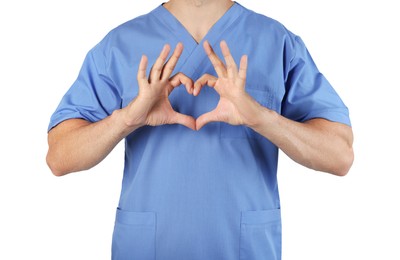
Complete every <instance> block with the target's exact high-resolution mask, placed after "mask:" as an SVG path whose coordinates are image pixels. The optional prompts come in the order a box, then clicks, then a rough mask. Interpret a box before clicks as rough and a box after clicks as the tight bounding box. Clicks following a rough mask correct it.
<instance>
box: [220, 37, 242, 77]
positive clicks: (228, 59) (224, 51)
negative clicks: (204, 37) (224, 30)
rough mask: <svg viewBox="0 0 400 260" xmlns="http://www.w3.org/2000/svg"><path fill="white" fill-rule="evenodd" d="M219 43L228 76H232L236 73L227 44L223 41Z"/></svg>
mask: <svg viewBox="0 0 400 260" xmlns="http://www.w3.org/2000/svg"><path fill="white" fill-rule="evenodd" d="M220 45H221V50H222V55H224V59H225V63H226V69H227V73H228V77H229V78H234V77H235V76H236V75H237V73H238V71H237V66H236V63H235V60H234V59H233V57H232V55H231V52H230V50H229V47H228V44H226V42H225V41H221V44H220Z"/></svg>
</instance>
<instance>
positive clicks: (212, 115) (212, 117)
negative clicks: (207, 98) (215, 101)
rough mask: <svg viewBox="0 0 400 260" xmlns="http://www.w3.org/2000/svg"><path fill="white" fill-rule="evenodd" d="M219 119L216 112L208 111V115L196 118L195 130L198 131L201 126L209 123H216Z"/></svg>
mask: <svg viewBox="0 0 400 260" xmlns="http://www.w3.org/2000/svg"><path fill="white" fill-rule="evenodd" d="M218 121H220V120H219V117H218V113H217V111H216V110H213V111H210V112H208V113H205V114H202V115H201V116H200V117H198V118H197V120H196V130H197V131H198V130H200V129H201V128H202V127H203V126H205V125H206V124H208V123H210V122H218Z"/></svg>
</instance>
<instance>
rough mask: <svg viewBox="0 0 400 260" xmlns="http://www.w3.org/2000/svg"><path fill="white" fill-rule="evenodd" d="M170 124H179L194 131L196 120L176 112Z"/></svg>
mask: <svg viewBox="0 0 400 260" xmlns="http://www.w3.org/2000/svg"><path fill="white" fill-rule="evenodd" d="M170 124H180V125H184V126H186V127H187V128H190V129H192V130H196V120H195V119H194V118H193V117H191V116H188V115H184V114H181V113H178V112H175V113H174V115H173V117H172V120H171V122H170Z"/></svg>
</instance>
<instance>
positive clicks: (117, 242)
mask: <svg viewBox="0 0 400 260" xmlns="http://www.w3.org/2000/svg"><path fill="white" fill-rule="evenodd" d="M171 46H172V47H171ZM172 48H173V50H171V49H172ZM160 49H161V52H160ZM170 53H172V54H170ZM149 63H150V64H153V65H152V67H151V68H150V66H148V64H149ZM135 71H136V72H137V77H136V78H135V77H134V75H133V73H134V72H135ZM122 139H125V149H126V152H125V168H124V179H123V184H122V191H121V198H120V202H119V207H118V209H117V215H116V222H115V228H114V234H113V247H112V253H113V259H141V260H143V259H269V260H272V259H281V222H280V202H279V194H278V187H277V175H276V174H277V161H278V149H281V150H282V151H283V152H285V153H286V154H287V155H288V156H289V157H290V158H292V159H293V160H295V161H296V162H298V163H300V164H301V165H304V166H306V167H309V168H311V169H314V170H318V171H323V172H328V173H332V174H335V175H339V176H343V175H345V174H346V173H347V172H348V171H349V169H350V167H351V164H352V161H353V151H352V130H351V127H350V120H349V116H348V110H347V108H346V106H345V105H344V104H343V102H342V101H341V99H340V98H339V96H338V95H337V94H336V92H335V91H334V89H333V88H332V87H331V86H330V84H329V83H328V81H327V80H326V79H325V77H324V76H323V75H322V74H321V73H320V72H319V71H318V69H317V67H316V66H315V64H314V62H313V61H312V58H311V56H310V55H309V53H308V51H307V49H306V47H305V45H304V43H303V42H302V41H301V39H300V38H299V37H298V36H296V35H294V34H293V33H291V32H290V31H289V30H287V29H286V28H285V27H284V26H282V25H281V24H280V23H278V22H276V21H274V20H272V19H270V18H267V17H265V16H262V15H259V14H256V13H254V12H252V11H249V10H247V9H246V8H244V7H243V6H241V5H240V4H238V3H235V2H232V1H230V0H208V1H207V0H204V1H187V0H171V1H168V2H167V3H165V4H163V5H161V6H159V7H157V8H156V9H155V10H153V11H152V12H150V13H149V14H147V15H143V16H140V17H138V18H136V19H133V20H131V21H129V22H127V23H125V24H123V25H121V26H119V27H117V28H116V29H114V30H112V31H111V32H110V33H109V34H108V35H107V36H106V37H105V38H104V39H103V40H102V41H101V42H100V43H99V44H98V45H96V46H95V47H94V48H93V49H92V50H91V51H90V52H89V53H88V55H87V57H86V59H85V62H84V64H83V66H82V70H81V72H80V74H79V77H78V79H77V80H76V82H75V83H74V84H73V86H72V87H71V88H70V90H69V91H68V92H67V93H66V95H65V96H64V98H63V99H62V101H61V103H60V105H59V107H58V108H57V110H56V112H55V113H54V114H53V116H52V119H51V122H50V125H49V152H48V156H47V162H48V164H49V167H50V168H51V170H52V171H53V173H54V174H55V175H57V176H61V175H65V174H67V173H71V172H77V171H81V170H86V169H89V168H91V167H93V166H95V165H96V164H98V163H99V162H100V161H102V160H103V159H104V158H105V157H106V156H107V155H108V154H109V153H110V152H111V150H112V149H113V148H114V147H115V146H116V145H117V144H118V142H119V141H121V140H122Z"/></svg>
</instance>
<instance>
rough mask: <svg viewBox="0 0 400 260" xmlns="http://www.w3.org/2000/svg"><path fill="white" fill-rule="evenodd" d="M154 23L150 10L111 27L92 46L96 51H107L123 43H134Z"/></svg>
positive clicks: (147, 31)
mask: <svg viewBox="0 0 400 260" xmlns="http://www.w3.org/2000/svg"><path fill="white" fill-rule="evenodd" d="M154 23H156V21H155V19H154V17H153V15H152V12H150V13H148V14H144V15H141V16H138V17H135V18H133V19H131V20H129V21H126V22H124V23H122V24H120V25H118V26H116V27H115V28H113V29H111V30H110V31H109V32H108V33H107V34H106V35H105V36H104V38H103V39H101V41H100V42H99V43H98V44H97V45H96V46H95V47H94V49H95V50H98V51H103V52H104V51H105V52H107V51H109V50H111V49H113V48H115V47H117V48H119V47H121V46H124V45H125V44H128V43H129V44H135V43H138V42H139V41H140V40H141V39H142V40H143V39H144V38H145V37H146V35H148V34H149V33H150V32H151V30H149V28H152V27H154V26H155V25H154Z"/></svg>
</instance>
